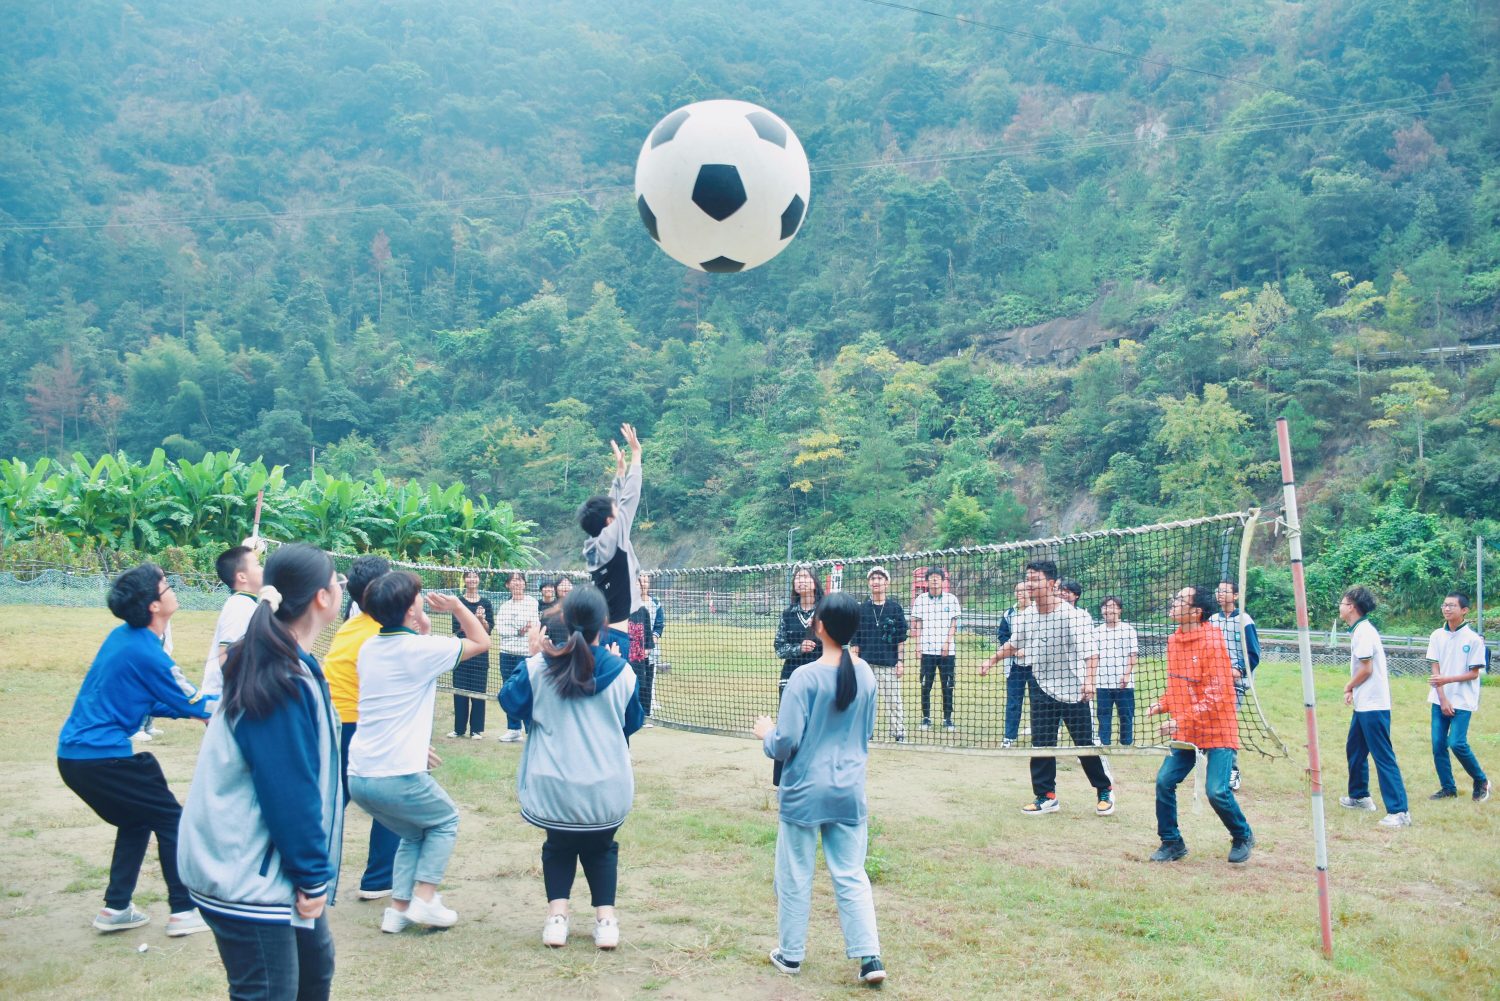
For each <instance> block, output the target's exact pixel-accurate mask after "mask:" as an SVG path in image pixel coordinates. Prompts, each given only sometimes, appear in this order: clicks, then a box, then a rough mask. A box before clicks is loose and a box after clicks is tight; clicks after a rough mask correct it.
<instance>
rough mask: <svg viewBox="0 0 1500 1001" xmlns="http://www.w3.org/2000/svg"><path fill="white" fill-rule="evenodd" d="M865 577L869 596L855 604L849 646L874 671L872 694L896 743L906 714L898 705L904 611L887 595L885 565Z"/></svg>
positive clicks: (902, 734) (903, 736) (888, 581)
mask: <svg viewBox="0 0 1500 1001" xmlns="http://www.w3.org/2000/svg"><path fill="white" fill-rule="evenodd" d="M865 579H866V580H867V581H868V582H869V585H870V596H869V597H868V598H866V599H865V601H864V603H863V604H861V605H860V606H859V631H858V632H857V633H855V636H854V642H853V643H852V644H850V649H851V650H852V651H853V653H854V656H856V657H861V658H863V659H864V660H865V662H866V663H868V664H869V665H870V670H871V671H873V672H874V673H875V688H876V694H877V695H878V696H879V699H878V701H879V702H880V703H881V704H883V705H884V706H885V718H886V725H887V726H888V727H889V733H890V737H891V739H892V740H894V741H895V742H896V743H898V744H899V743H902V742H904V741H905V740H906V715H905V713H904V712H903V711H902V708H901V675H902V673H903V667H902V661H903V654H904V652H905V651H904V649H903V648H904V647H905V646H906V636H907V627H906V612H905V611H904V610H903V609H902V608H901V602H899V601H897V600H896V599H895V598H892V597H890V596H889V591H890V584H891V575H890V574H889V573H887V572H886V569H885V567H871V568H870V572H869V573H867V574H865Z"/></svg>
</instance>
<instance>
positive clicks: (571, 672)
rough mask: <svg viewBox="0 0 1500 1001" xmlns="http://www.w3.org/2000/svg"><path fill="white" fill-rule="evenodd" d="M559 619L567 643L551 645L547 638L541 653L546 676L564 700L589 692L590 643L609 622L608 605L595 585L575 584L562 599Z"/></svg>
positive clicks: (591, 671) (591, 675)
mask: <svg viewBox="0 0 1500 1001" xmlns="http://www.w3.org/2000/svg"><path fill="white" fill-rule="evenodd" d="M562 618H563V624H564V625H565V626H566V627H567V630H568V642H566V643H564V644H563V645H562V646H561V647H555V646H553V645H552V643H551V642H550V641H548V640H543V641H542V653H543V655H545V656H546V658H547V678H548V680H550V681H551V682H552V684H553V685H554V686H556V688H557V694H559V695H561V696H562V697H563V698H565V699H576V698H578V697H579V696H583V695H593V694H594V691H595V689H594V651H593V650H592V649H591V645H592V644H594V643H596V642H598V640H599V632H600V631H601V630H602V629H603V628H604V626H605V624H606V623H607V622H608V621H609V606H608V605H607V604H606V603H605V601H604V595H603V593H601V592H600V590H599V589H598V588H597V587H593V586H591V585H585V586H583V587H575V588H574V589H573V590H572V591H570V592H569V593H568V596H567V597H566V598H564V599H563V600H562Z"/></svg>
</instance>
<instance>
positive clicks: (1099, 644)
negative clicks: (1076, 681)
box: [1094, 622, 1141, 688]
mask: <svg viewBox="0 0 1500 1001" xmlns="http://www.w3.org/2000/svg"><path fill="white" fill-rule="evenodd" d="M1094 649H1095V650H1096V651H1097V652H1098V654H1099V679H1098V687H1099V688H1134V687H1135V673H1134V672H1131V675H1130V684H1128V685H1126V684H1123V683H1122V680H1123V679H1124V677H1125V672H1127V671H1129V670H1130V656H1131V654H1139V653H1140V652H1141V643H1140V639H1139V637H1137V636H1136V634H1135V626H1132V625H1131V624H1130V623H1128V622H1121V623H1119V624H1118V625H1116V626H1115V627H1114V628H1113V629H1111V628H1110V627H1109V626H1107V625H1105V624H1104V623H1102V622H1101V623H1099V624H1098V625H1097V626H1095V627H1094Z"/></svg>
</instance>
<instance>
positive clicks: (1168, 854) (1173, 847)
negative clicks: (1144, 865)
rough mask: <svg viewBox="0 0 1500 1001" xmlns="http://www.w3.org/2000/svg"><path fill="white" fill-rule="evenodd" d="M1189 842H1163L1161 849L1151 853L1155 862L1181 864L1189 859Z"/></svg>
mask: <svg viewBox="0 0 1500 1001" xmlns="http://www.w3.org/2000/svg"><path fill="white" fill-rule="evenodd" d="M1187 853H1188V850H1187V842H1185V841H1163V842H1162V843H1161V847H1160V848H1158V849H1157V850H1156V851H1154V852H1152V853H1151V861H1153V862H1180V861H1182V860H1183V859H1185V858H1187Z"/></svg>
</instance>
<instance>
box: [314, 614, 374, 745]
mask: <svg viewBox="0 0 1500 1001" xmlns="http://www.w3.org/2000/svg"><path fill="white" fill-rule="evenodd" d="M378 632H380V623H378V622H376V621H375V620H374V619H373V618H371V617H370V616H369V615H366V614H365V613H364V612H360V613H359V614H358V615H356V616H355V617H354V618H352V619H350V620H349V621H348V622H345V623H344V624H343V625H342V626H339V631H338V632H337V633H335V634H334V636H333V643H332V644H331V645H330V646H329V647H328V655H327V656H326V657H324V658H323V676H324V677H325V678H327V679H328V692H329V694H330V695H332V696H333V708H334V709H335V710H337V711H338V714H339V719H341V720H343V721H344V722H345V723H358V722H359V670H358V667H357V662H358V660H359V648H360V647H362V646H364V645H365V640H367V639H369V638H370V637H371V636H374V635H375V634H376V633H378Z"/></svg>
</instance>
